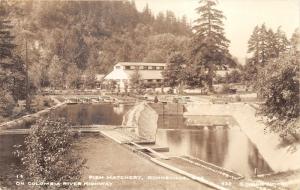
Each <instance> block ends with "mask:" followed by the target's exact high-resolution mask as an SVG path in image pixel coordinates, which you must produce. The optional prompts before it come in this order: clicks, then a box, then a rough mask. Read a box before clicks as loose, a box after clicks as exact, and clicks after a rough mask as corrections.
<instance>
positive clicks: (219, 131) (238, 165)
mask: <svg viewBox="0 0 300 190" xmlns="http://www.w3.org/2000/svg"><path fill="white" fill-rule="evenodd" d="M160 117H161V116H160ZM179 118H180V119H179V120H180V121H181V122H180V123H178V125H177V123H176V122H175V121H176V120H174V118H172V117H168V118H167V119H166V118H164V122H162V121H159V129H158V131H157V137H156V143H157V144H159V145H163V146H168V147H169V148H170V153H171V154H173V155H177V156H178V155H190V156H193V157H197V158H199V159H202V160H204V161H207V162H210V163H213V164H216V165H218V166H221V167H224V168H227V169H229V170H232V171H235V172H238V173H240V174H242V175H244V176H246V177H249V176H253V175H254V170H255V168H257V171H258V174H262V173H270V172H272V169H271V168H270V167H269V165H268V164H267V163H266V162H265V161H264V159H263V157H262V156H261V155H260V153H259V152H258V150H257V148H256V147H255V146H254V145H253V144H252V143H251V141H250V140H249V139H248V138H247V136H246V135H245V134H244V133H243V132H241V131H240V129H239V127H238V126H236V127H232V128H228V127H226V126H224V127H202V128H197V129H193V130H190V129H191V127H190V126H187V125H186V122H185V120H186V119H187V118H183V117H182V118H181V117H179ZM165 120H168V121H165ZM172 123H175V124H176V125H170V124H172ZM170 128H172V129H170Z"/></svg>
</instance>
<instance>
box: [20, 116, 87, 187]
mask: <svg viewBox="0 0 300 190" xmlns="http://www.w3.org/2000/svg"><path fill="white" fill-rule="evenodd" d="M74 140H75V136H74V135H73V133H72V132H71V131H70V126H69V125H68V123H67V122H66V121H65V119H62V118H59V119H54V118H51V117H48V118H42V119H40V120H38V121H37V122H36V125H34V126H32V127H31V130H30V133H29V135H28V136H27V137H26V138H25V149H24V148H23V149H20V148H19V149H17V150H16V151H15V155H16V156H17V157H19V158H21V162H22V165H23V166H24V173H23V176H24V179H25V180H29V181H33V182H36V181H55V182H63V181H76V180H79V179H80V178H81V170H82V168H83V167H84V164H85V160H84V159H82V158H80V157H79V155H77V154H76V153H75V152H74V151H73V150H72V148H73V143H74ZM62 188H64V187H62Z"/></svg>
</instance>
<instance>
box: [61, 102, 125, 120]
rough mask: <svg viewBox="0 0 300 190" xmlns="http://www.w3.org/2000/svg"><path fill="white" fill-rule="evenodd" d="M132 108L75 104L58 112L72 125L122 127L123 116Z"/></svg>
mask: <svg viewBox="0 0 300 190" xmlns="http://www.w3.org/2000/svg"><path fill="white" fill-rule="evenodd" d="M130 107H131V106H129V105H122V104H120V105H118V106H113V105H112V104H100V105H99V104H97V105H96V104H95V105H94V104H74V105H68V106H66V107H65V108H62V109H60V110H59V111H58V113H57V114H58V115H59V116H61V117H66V118H67V119H68V121H69V122H70V123H71V124H72V125H92V124H99V125H121V124H122V120H123V114H124V113H126V112H127V111H128V110H129V108H130Z"/></svg>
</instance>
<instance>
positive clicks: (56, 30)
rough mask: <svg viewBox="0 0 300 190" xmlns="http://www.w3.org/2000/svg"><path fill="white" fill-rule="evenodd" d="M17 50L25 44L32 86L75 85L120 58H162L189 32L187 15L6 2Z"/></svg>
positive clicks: (119, 6)
mask: <svg viewBox="0 0 300 190" xmlns="http://www.w3.org/2000/svg"><path fill="white" fill-rule="evenodd" d="M7 7H8V8H9V10H10V11H9V12H10V17H11V18H12V19H11V21H12V24H13V29H12V30H13V34H14V35H15V43H16V45H17V48H16V52H17V54H19V55H24V51H25V44H26V41H27V43H28V45H27V46H28V60H29V72H30V77H29V78H30V80H31V82H32V85H33V86H35V87H37V88H39V87H41V86H53V87H76V86H77V85H78V81H79V76H81V75H86V76H89V77H92V78H93V76H94V74H98V73H107V72H108V71H109V70H110V69H112V66H113V65H114V64H115V63H116V62H119V61H147V62H165V61H166V59H167V56H168V55H169V54H170V53H171V52H172V51H181V50H183V48H184V47H185V45H186V44H187V41H188V39H189V36H190V35H191V29H190V25H189V24H188V23H187V20H186V18H185V17H182V18H177V17H176V16H175V14H174V13H173V12H171V11H166V12H165V13H159V14H158V15H154V14H152V12H151V10H150V9H149V8H148V6H146V7H145V8H144V10H143V11H142V12H138V11H137V9H136V7H135V3H134V1H131V2H129V1H89V2H87V1H71V2H70V1H23V2H20V1H17V2H13V1H8V4H7Z"/></svg>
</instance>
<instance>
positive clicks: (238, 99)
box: [234, 95, 242, 102]
mask: <svg viewBox="0 0 300 190" xmlns="http://www.w3.org/2000/svg"><path fill="white" fill-rule="evenodd" d="M234 98H235V101H237V102H240V101H242V98H241V97H240V96H239V95H236V96H235V97H234Z"/></svg>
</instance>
